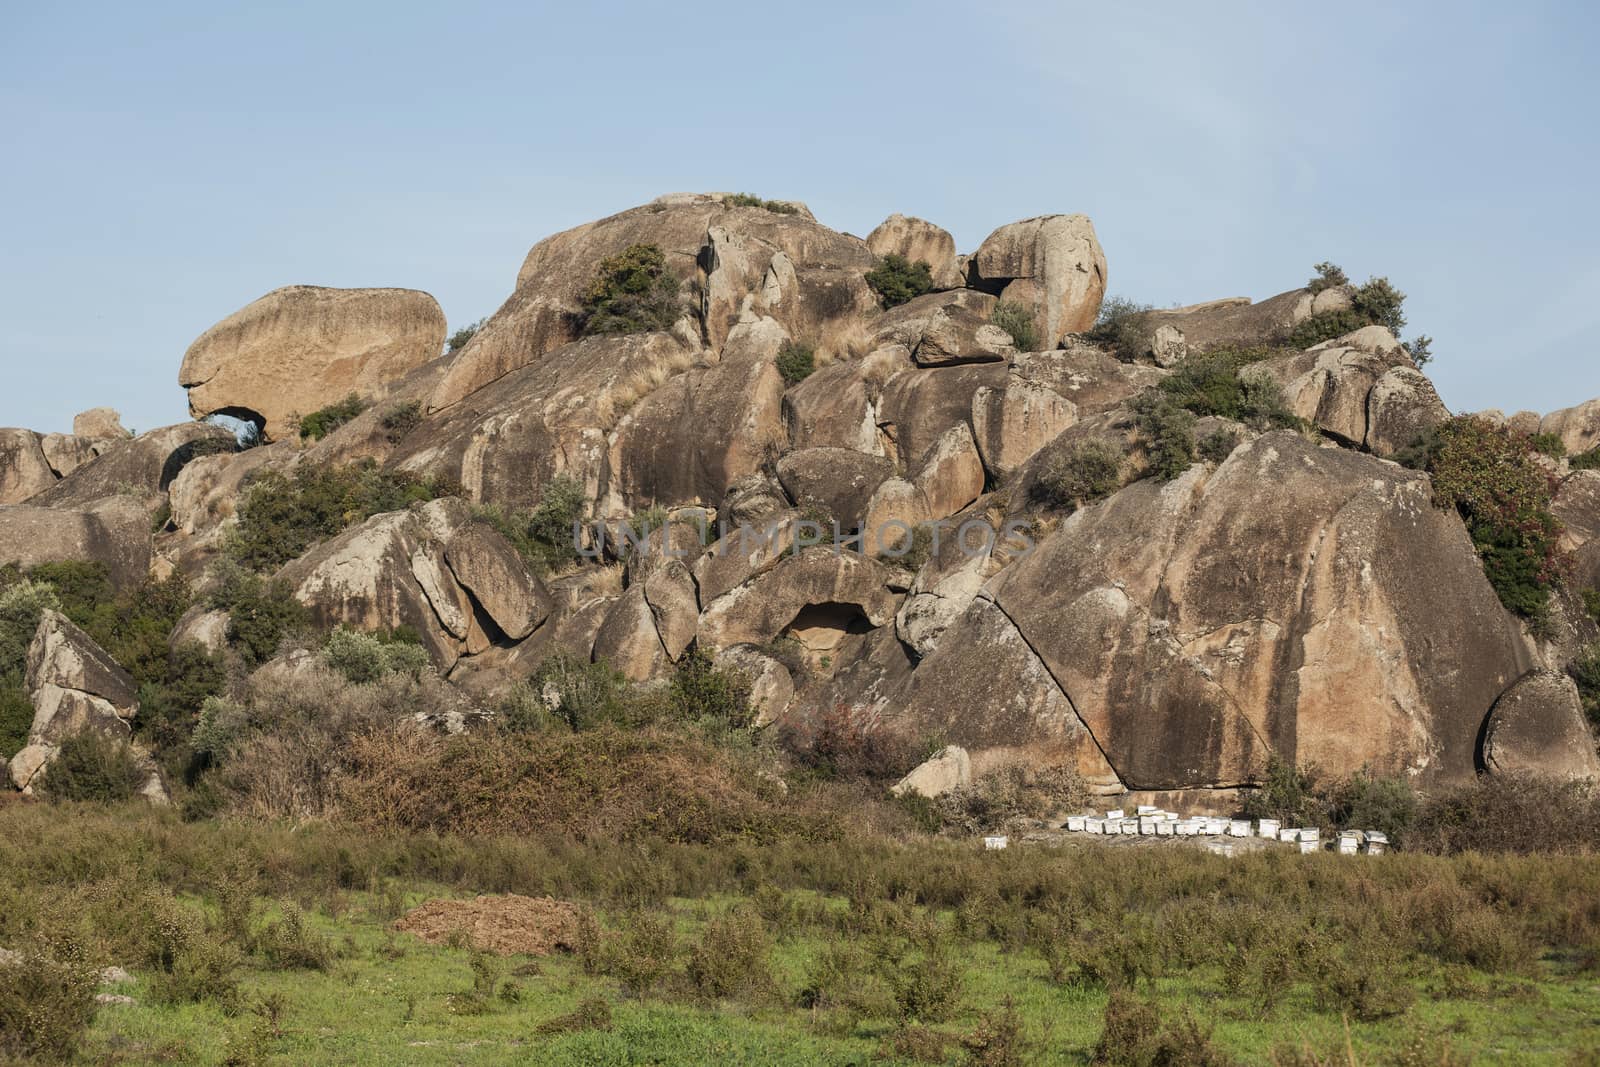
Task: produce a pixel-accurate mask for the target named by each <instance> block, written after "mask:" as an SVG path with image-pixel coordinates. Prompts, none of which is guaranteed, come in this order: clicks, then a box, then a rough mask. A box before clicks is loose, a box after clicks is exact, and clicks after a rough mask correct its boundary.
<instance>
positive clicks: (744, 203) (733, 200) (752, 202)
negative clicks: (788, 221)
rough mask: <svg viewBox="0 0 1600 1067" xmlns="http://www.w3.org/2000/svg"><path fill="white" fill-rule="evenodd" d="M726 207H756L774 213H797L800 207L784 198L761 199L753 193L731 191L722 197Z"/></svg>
mask: <svg viewBox="0 0 1600 1067" xmlns="http://www.w3.org/2000/svg"><path fill="white" fill-rule="evenodd" d="M722 202H723V203H724V204H726V205H727V206H728V207H758V208H761V209H762V210H763V211H770V212H772V213H773V214H774V215H798V214H799V213H800V209H799V208H797V207H795V206H794V205H793V204H791V203H789V202H788V201H786V200H763V199H762V198H761V197H759V196H757V195H756V194H754V193H732V194H730V195H728V196H725V197H723V199H722Z"/></svg>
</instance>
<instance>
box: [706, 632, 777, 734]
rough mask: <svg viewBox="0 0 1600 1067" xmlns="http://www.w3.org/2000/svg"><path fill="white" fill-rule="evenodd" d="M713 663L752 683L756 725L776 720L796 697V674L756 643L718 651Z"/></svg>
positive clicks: (751, 704) (763, 724) (751, 706)
mask: <svg viewBox="0 0 1600 1067" xmlns="http://www.w3.org/2000/svg"><path fill="white" fill-rule="evenodd" d="M712 662H713V665H714V666H716V667H717V668H719V669H721V670H728V671H733V672H735V673H737V674H740V675H742V676H743V677H744V679H745V681H746V682H748V683H749V685H750V708H751V710H752V711H754V712H755V720H754V725H755V726H756V727H758V728H759V727H762V726H766V725H768V724H769V723H772V722H775V721H777V719H778V718H779V717H780V716H782V715H783V713H784V712H786V711H788V710H789V705H790V704H791V703H792V702H793V701H794V677H793V676H792V675H791V674H790V673H789V669H788V668H787V667H785V666H784V665H783V664H781V663H779V662H778V661H777V660H775V659H773V658H772V657H771V656H769V655H767V654H766V653H765V652H762V651H761V650H760V649H758V648H756V647H755V646H754V645H734V646H732V647H730V648H725V649H723V650H722V651H721V652H718V653H717V654H716V657H715V658H714V659H713V661H712Z"/></svg>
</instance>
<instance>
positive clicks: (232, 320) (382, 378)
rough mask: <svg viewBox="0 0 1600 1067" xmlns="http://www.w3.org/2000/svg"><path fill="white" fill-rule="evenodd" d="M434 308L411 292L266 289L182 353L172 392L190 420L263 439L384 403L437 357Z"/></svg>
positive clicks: (439, 314)
mask: <svg viewBox="0 0 1600 1067" xmlns="http://www.w3.org/2000/svg"><path fill="white" fill-rule="evenodd" d="M444 335H445V318H444V312H443V311H441V310H440V308H439V302H438V301H436V300H435V299H434V298H433V297H431V296H429V295H428V294H427V293H423V292H418V291H417V290H414V289H329V288H323V287H321V286H315V285H290V286H285V287H284V288H282V289H274V290H273V291H272V292H270V293H268V294H267V295H266V296H263V297H261V298H260V299H258V300H255V301H253V302H251V303H249V304H247V305H245V306H244V307H243V308H240V309H239V310H238V311H235V312H234V313H233V314H232V315H229V316H228V317H227V318H225V319H223V320H222V321H221V322H219V323H217V324H216V325H215V326H213V327H211V328H210V329H209V330H207V331H206V332H205V333H203V334H201V335H200V336H199V337H198V338H197V339H196V340H195V342H194V343H193V344H192V345H190V346H189V350H188V352H186V353H185V354H184V357H183V366H182V368H181V369H180V370H179V372H178V384H180V385H182V386H183V387H184V388H185V389H187V390H188V391H189V412H190V414H192V415H194V416H195V417H196V418H200V417H204V416H206V415H212V414H219V413H220V414H225V415H234V416H238V417H240V418H247V419H251V420H253V421H256V422H259V423H260V424H261V425H262V428H263V430H264V432H265V433H266V435H267V437H269V438H282V437H286V436H288V435H289V434H290V433H291V432H292V431H293V430H294V429H295V425H296V419H297V418H298V417H299V416H302V415H309V414H311V413H312V412H314V411H317V410H319V409H321V408H323V407H326V406H327V405H328V404H330V403H332V402H334V401H336V400H339V399H342V398H344V397H345V396H348V395H350V394H351V393H354V394H356V395H358V396H361V397H363V398H366V399H369V400H370V399H374V398H377V397H382V396H385V395H387V393H388V391H389V388H390V386H391V385H392V384H393V383H394V382H396V381H398V380H399V379H400V378H402V377H404V376H405V375H406V374H407V373H408V372H409V371H411V370H412V369H413V368H415V367H418V366H420V365H421V364H423V363H426V362H428V361H429V360H431V359H434V358H435V357H437V356H438V355H439V352H440V349H442V348H443V347H444Z"/></svg>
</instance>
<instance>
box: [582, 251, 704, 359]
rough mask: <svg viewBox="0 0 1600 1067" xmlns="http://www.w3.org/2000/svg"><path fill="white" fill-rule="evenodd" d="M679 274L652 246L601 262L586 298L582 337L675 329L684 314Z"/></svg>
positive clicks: (583, 299)
mask: <svg viewBox="0 0 1600 1067" xmlns="http://www.w3.org/2000/svg"><path fill="white" fill-rule="evenodd" d="M679 288H680V284H679V281H678V278H677V275H675V274H673V272H672V271H671V270H670V269H668V267H667V256H666V253H664V252H663V251H661V248H660V247H659V246H657V245H652V244H637V245H629V246H628V247H627V248H625V249H623V250H622V251H621V252H618V253H617V254H616V255H614V256H607V257H606V258H605V259H602V260H601V261H600V265H599V267H598V268H596V270H595V276H594V279H593V281H591V282H590V283H589V287H588V289H586V290H585V291H584V293H583V297H582V300H581V304H582V307H583V312H582V316H583V334H584V336H586V337H588V336H592V335H595V334H619V333H647V332H649V331H651V330H670V329H671V328H672V324H673V323H675V322H677V321H678V319H679V318H680V317H681V316H682V315H683V313H684V311H685V305H684V302H683V298H682V297H681V296H680V295H679Z"/></svg>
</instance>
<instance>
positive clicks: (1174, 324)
mask: <svg viewBox="0 0 1600 1067" xmlns="http://www.w3.org/2000/svg"><path fill="white" fill-rule="evenodd" d="M1349 307H1350V295H1349V291H1348V290H1347V289H1346V288H1344V287H1334V288H1331V289H1324V290H1323V291H1322V292H1320V293H1313V292H1312V291H1311V290H1309V289H1291V290H1289V291H1288V292H1286V293H1279V294H1278V295H1277V296H1274V297H1270V298H1268V299H1266V300H1262V301H1261V302H1259V303H1255V304H1252V303H1250V302H1249V301H1248V300H1243V299H1242V298H1237V299H1229V300H1213V301H1209V302H1207V303H1204V304H1195V305H1193V306H1191V307H1186V308H1175V309H1173V310H1171V311H1147V312H1144V313H1143V314H1141V315H1140V316H1139V320H1138V336H1139V337H1140V338H1141V339H1142V341H1141V345H1140V346H1139V347H1141V349H1142V351H1141V352H1138V353H1135V354H1146V353H1148V354H1151V355H1154V354H1155V346H1156V334H1157V332H1161V341H1162V344H1163V346H1164V347H1165V348H1166V349H1167V351H1168V352H1169V353H1171V352H1173V351H1174V350H1175V349H1176V348H1177V347H1178V346H1180V345H1181V346H1182V351H1183V353H1184V354H1194V353H1202V352H1208V351H1210V350H1211V349H1213V348H1222V347H1237V348H1250V347H1253V346H1256V345H1274V344H1281V343H1283V342H1284V341H1285V340H1286V339H1287V338H1288V336H1289V334H1290V333H1291V332H1292V331H1293V330H1294V328H1295V327H1296V326H1298V325H1300V324H1301V323H1302V322H1304V321H1306V320H1307V319H1309V318H1310V317H1311V316H1313V315H1317V314H1321V313H1323V312H1327V311H1341V310H1344V309H1347V308H1349ZM1163 327H1170V329H1167V330H1163Z"/></svg>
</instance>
